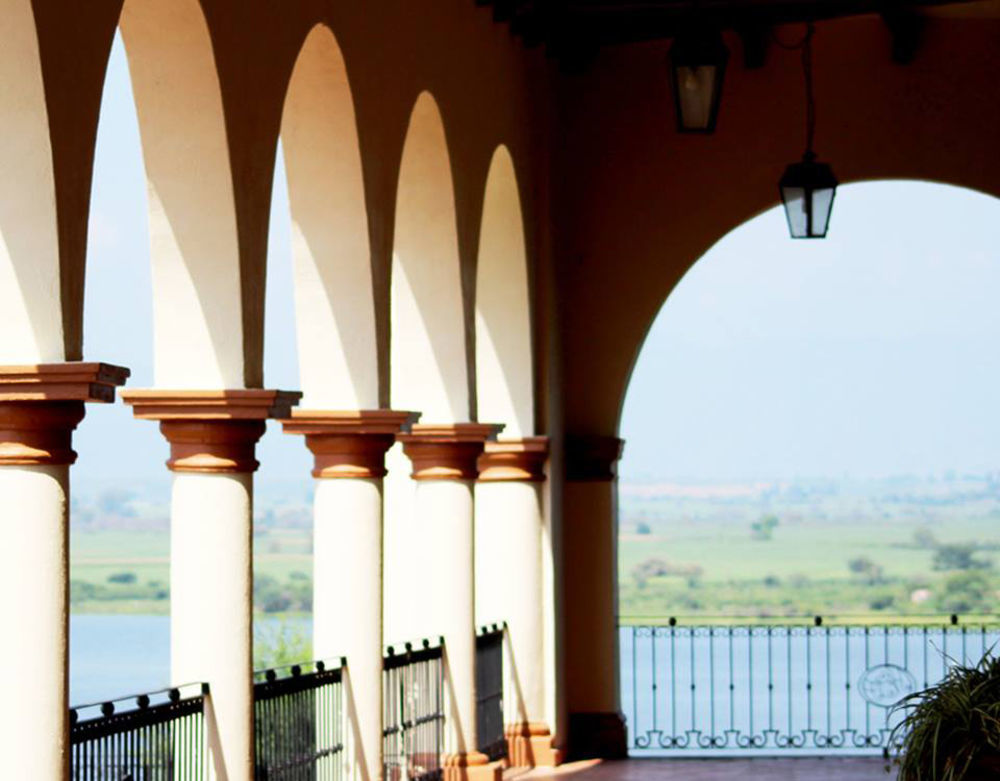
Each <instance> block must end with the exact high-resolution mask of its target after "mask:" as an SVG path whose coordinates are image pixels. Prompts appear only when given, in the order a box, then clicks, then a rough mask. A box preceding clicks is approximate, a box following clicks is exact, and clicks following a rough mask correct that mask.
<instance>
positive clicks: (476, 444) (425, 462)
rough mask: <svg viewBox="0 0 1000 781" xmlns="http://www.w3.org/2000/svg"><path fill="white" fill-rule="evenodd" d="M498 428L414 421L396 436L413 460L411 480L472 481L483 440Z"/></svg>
mask: <svg viewBox="0 0 1000 781" xmlns="http://www.w3.org/2000/svg"><path fill="white" fill-rule="evenodd" d="M502 429H503V426H502V425H496V424H490V423H447V424H436V423H418V424H415V425H414V426H413V427H412V428H411V429H410V433H408V434H400V435H399V436H397V437H396V439H397V440H398V441H399V442H402V443H403V452H404V453H406V455H407V456H409V458H410V461H411V462H413V472H412V473H411V475H410V476H411V477H412V478H413V479H414V480H475V479H476V477H477V476H478V474H479V469H478V464H477V462H478V460H479V456H480V455H481V454H482V452H483V448H484V446H485V445H486V441H487V440H491V439H494V438H496V436H497V434H498V433H499V432H500V431H501V430H502Z"/></svg>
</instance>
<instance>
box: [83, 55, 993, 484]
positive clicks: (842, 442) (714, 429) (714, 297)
mask: <svg viewBox="0 0 1000 781" xmlns="http://www.w3.org/2000/svg"><path fill="white" fill-rule="evenodd" d="M833 163H834V167H835V168H836V161H833ZM777 173H778V172H776V176H777ZM91 209H92V214H91V222H90V244H89V257H88V276H87V289H86V302H85V306H86V309H85V321H84V355H85V357H86V359H87V360H100V361H105V362H109V363H116V364H120V365H124V366H128V367H129V368H130V369H131V370H132V378H131V379H130V381H129V386H130V387H134V388H141V387H149V386H150V385H151V384H152V379H153V377H152V360H151V356H152V339H153V334H152V293H151V283H150V267H149V237H148V229H147V220H146V187H145V179H144V174H143V168H142V152H141V147H140V142H139V133H138V127H137V122H136V117H135V108H134V103H133V101H132V96H131V89H130V86H129V81H128V71H127V66H126V63H125V57H124V49H123V47H122V45H121V41H120V39H116V41H115V45H114V49H113V52H112V57H111V63H110V66H109V72H108V81H107V86H106V88H105V96H104V104H103V108H102V116H101V123H100V127H99V131H98V142H97V156H96V161H95V171H94V185H93V199H92V207H91ZM998 239H1000V201H997V200H996V199H993V198H991V197H988V196H984V195H981V194H977V193H973V192H970V191H967V190H961V189H957V188H953V187H948V186H945V185H937V184H929V183H918V182H875V183H862V184H852V185H847V186H843V187H841V188H840V190H839V191H838V195H837V199H836V203H835V206H834V212H833V219H832V222H831V228H830V234H829V237H828V238H827V239H826V240H825V241H792V240H790V239H789V238H788V234H787V229H786V227H785V223H784V218H783V215H782V214H781V212H780V209H778V208H775V209H772V210H770V211H768V212H766V213H764V214H762V215H760V216H759V217H757V218H755V219H753V220H751V221H749V222H747V223H745V224H744V225H742V226H740V227H739V228H737V229H736V230H734V231H733V232H732V233H730V234H729V235H727V236H726V237H724V238H722V239H721V240H720V241H719V242H718V244H717V245H716V246H715V247H713V248H712V249H711V250H710V251H709V252H708V253H707V254H706V255H705V257H704V258H702V259H701V260H700V261H699V262H698V263H697V264H695V265H694V266H693V267H692V269H691V271H690V272H689V273H688V274H687V276H686V277H685V278H684V279H683V280H682V281H681V283H680V284H679V285H678V286H677V288H676V289H675V290H674V291H673V292H672V293H670V295H669V297H667V294H668V293H669V292H670V291H666V290H664V291H663V292H664V297H665V305H664V307H663V309H662V311H661V313H660V315H659V317H658V318H657V319H656V321H655V322H654V324H653V326H652V328H651V330H650V332H649V335H648V338H647V340H646V343H645V346H644V348H643V350H642V353H641V355H640V357H639V361H638V363H637V365H636V368H635V372H634V374H633V376H632V380H631V384H630V386H629V391H628V395H627V398H626V402H625V407H624V411H623V418H622V425H621V435H622V436H623V437H624V438H625V440H626V447H625V457H624V459H623V462H622V465H621V470H620V473H621V475H622V479H623V481H626V482H632V481H643V482H645V481H657V482H663V481H720V480H721V481H733V480H759V479H789V478H794V477H796V476H801V477H837V476H846V475H849V476H852V477H873V476H881V475H893V474H903V473H916V474H931V473H935V474H936V473H939V472H942V471H945V470H952V469H954V470H957V471H959V472H966V471H971V472H983V471H990V470H994V469H997V468H1000V416H998V415H996V414H994V413H995V409H996V403H995V398H996V396H997V389H998V388H1000V351H998V350H997V349H996V341H997V336H998V335H1000V307H998V306H997V305H996V299H997V295H998V293H1000V241H998ZM666 251H667V248H664V252H666ZM264 373H265V383H266V385H267V386H268V387H278V388H284V389H295V388H297V387H298V367H297V360H296V350H295V339H294V316H293V308H292V282H291V238H290V220H289V210H288V197H287V192H286V188H285V176H284V168H283V165H282V161H281V155H280V152H279V155H278V161H277V170H276V176H275V189H274V196H273V204H272V217H271V229H270V247H269V259H268V277H267V300H266V319H265V359H264ZM75 443H76V449H77V451H78V452H79V453H80V459H79V462H78V464H77V466H76V467H75V468H74V490H75V491H76V492H77V493H78V494H79V493H81V492H83V493H90V492H93V491H97V490H102V489H103V488H104V487H108V486H115V485H121V484H122V483H127V484H130V485H133V486H136V487H141V488H142V490H145V491H148V492H151V493H152V494H153V495H154V496H162V497H163V498H166V496H167V493H168V491H169V483H170V481H169V475H168V473H167V470H166V469H165V467H164V466H163V462H164V461H165V459H166V457H167V446H166V443H165V442H164V441H163V439H162V437H161V436H160V434H159V432H158V430H157V426H156V425H155V424H153V423H150V422H146V421H134V420H133V419H132V417H131V413H130V411H129V410H128V409H127V408H125V407H124V406H123V405H121V404H116V405H113V406H107V407H101V406H98V405H93V406H91V407H90V409H89V410H88V415H87V418H86V419H85V421H84V423H83V424H82V425H81V427H80V430H79V432H78V434H77V436H76V438H75ZM123 453H126V454H127V458H123V457H122V454H123ZM258 458H259V460H260V461H261V463H262V468H261V471H260V472H259V474H258V489H259V490H258V495H259V498H260V499H262V500H264V501H266V500H267V498H268V497H269V496H271V497H277V496H281V495H286V494H289V493H295V494H296V495H297V496H300V497H304V496H306V495H307V494H308V492H309V491H311V486H310V481H309V479H308V473H309V468H310V459H309V457H308V454H307V452H306V449H305V447H304V446H303V443H302V442H301V441H300V439H299V438H296V437H290V436H286V435H282V434H281V433H280V430H279V428H278V427H277V426H276V425H275V424H273V423H272V424H269V430H268V434H267V435H266V436H265V437H264V439H263V441H262V443H261V445H260V447H259V450H258Z"/></svg>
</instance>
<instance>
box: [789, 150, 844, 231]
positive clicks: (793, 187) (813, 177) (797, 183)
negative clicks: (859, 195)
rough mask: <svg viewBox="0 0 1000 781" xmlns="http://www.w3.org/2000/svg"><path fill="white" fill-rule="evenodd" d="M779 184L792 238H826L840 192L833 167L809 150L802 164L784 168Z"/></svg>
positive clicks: (793, 164)
mask: <svg viewBox="0 0 1000 781" xmlns="http://www.w3.org/2000/svg"><path fill="white" fill-rule="evenodd" d="M778 187H779V188H780V190H781V202H782V203H783V204H784V205H785V216H786V217H787V218H788V230H789V231H790V232H791V234H792V238H793V239H822V238H825V237H826V231H827V228H828V227H829V226H830V213H831V212H832V211H833V197H834V196H835V195H836V193H837V177H835V176H834V175H833V169H832V168H830V166H829V165H827V164H826V163H819V162H817V161H816V155H815V154H813V153H812V152H811V151H810V152H806V154H805V157H803V158H802V162H801V163H792V164H791V165H790V166H788V168H786V169H785V173H784V175H783V176H782V177H781V181H780V182H779V183H778Z"/></svg>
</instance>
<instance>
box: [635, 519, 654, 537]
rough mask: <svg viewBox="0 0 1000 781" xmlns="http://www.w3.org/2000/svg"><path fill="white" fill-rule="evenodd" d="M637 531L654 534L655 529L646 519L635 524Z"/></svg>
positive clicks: (637, 532)
mask: <svg viewBox="0 0 1000 781" xmlns="http://www.w3.org/2000/svg"><path fill="white" fill-rule="evenodd" d="M635 533H636V534H652V533H653V530H652V529H651V528H650V526H649V524H648V523H646V522H645V521H639V523H637V524H636V525H635Z"/></svg>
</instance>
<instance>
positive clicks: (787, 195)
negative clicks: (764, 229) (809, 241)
mask: <svg viewBox="0 0 1000 781" xmlns="http://www.w3.org/2000/svg"><path fill="white" fill-rule="evenodd" d="M781 200H782V201H783V202H784V204H785V216H786V217H787V218H788V230H789V232H790V233H791V234H792V238H793V239H804V238H805V237H806V235H807V234H808V233H809V214H808V212H807V210H806V204H807V199H806V191H805V190H804V189H803V188H802V187H783V188H781Z"/></svg>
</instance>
